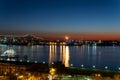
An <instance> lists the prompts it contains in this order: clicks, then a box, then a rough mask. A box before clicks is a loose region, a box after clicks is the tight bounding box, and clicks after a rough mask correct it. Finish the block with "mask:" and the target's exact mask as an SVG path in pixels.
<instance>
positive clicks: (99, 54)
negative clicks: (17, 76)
mask: <svg viewBox="0 0 120 80" xmlns="http://www.w3.org/2000/svg"><path fill="white" fill-rule="evenodd" d="M7 49H8V46H7V45H0V54H2V53H3V52H4V51H5V50H7ZM13 49H15V51H16V54H18V55H19V56H20V58H21V59H23V57H24V55H27V56H28V59H29V61H33V62H34V61H38V62H42V61H45V62H48V63H49V64H51V63H52V62H54V61H62V63H64V64H65V66H66V67H70V64H73V66H74V67H81V64H83V65H84V67H87V68H92V67H91V66H93V65H95V66H96V68H100V69H104V67H105V66H109V68H110V69H113V70H116V69H118V67H120V60H119V59H120V47H116V46H115V47H112V46H107V47H101V46H85V45H84V46H65V45H64V46H62V45H60V46H57V45H56V44H51V45H50V46H40V45H35V46H29V47H28V46H13ZM113 64H114V65H113Z"/></svg>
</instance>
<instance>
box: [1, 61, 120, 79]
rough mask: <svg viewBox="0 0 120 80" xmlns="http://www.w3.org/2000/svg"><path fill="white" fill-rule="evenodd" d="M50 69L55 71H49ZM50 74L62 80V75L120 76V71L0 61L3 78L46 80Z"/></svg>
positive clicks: (58, 63)
mask: <svg viewBox="0 0 120 80" xmlns="http://www.w3.org/2000/svg"><path fill="white" fill-rule="evenodd" d="M51 69H54V70H55V71H53V72H51ZM33 75H34V76H33ZM50 75H51V76H54V75H57V79H56V80H62V77H64V75H69V76H68V77H75V76H91V77H99V78H100V77H107V78H108V77H109V78H116V77H117V78H120V72H117V71H110V70H98V69H86V68H75V67H65V66H64V65H63V64H62V63H61V62H54V64H51V65H49V64H48V63H45V62H42V63H37V62H22V61H3V60H2V61H0V76H6V79H4V80H25V79H26V80H29V78H31V77H32V80H48V79H49V78H50V77H48V76H50ZM23 76H24V77H23ZM37 77H39V78H38V79H36V78H37ZM0 78H1V77H0ZM75 78H78V77H75ZM0 80H2V79H0ZM49 80H52V79H49ZM68 80H70V79H68Z"/></svg>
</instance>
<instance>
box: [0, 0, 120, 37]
mask: <svg viewBox="0 0 120 80" xmlns="http://www.w3.org/2000/svg"><path fill="white" fill-rule="evenodd" d="M0 31H8V32H12V31H25V32H38V33H45V35H47V36H51V35H52V36H54V37H55V36H56V35H57V37H61V36H65V35H68V36H70V37H71V38H72V37H76V39H77V38H78V37H79V36H81V35H82V36H83V37H86V36H87V37H86V38H88V37H89V38H91V37H90V35H92V38H95V37H96V36H98V35H99V36H101V37H99V38H101V39H102V38H103V37H104V38H106V36H105V35H107V36H108V38H109V39H110V38H111V39H113V38H119V36H120V35H119V34H120V0H0ZM97 34H98V35H97ZM75 35H76V36H75ZM93 35H94V37H93ZM102 35H104V36H102ZM111 35H112V37H111ZM114 36H115V37H114ZM119 39H120V38H119Z"/></svg>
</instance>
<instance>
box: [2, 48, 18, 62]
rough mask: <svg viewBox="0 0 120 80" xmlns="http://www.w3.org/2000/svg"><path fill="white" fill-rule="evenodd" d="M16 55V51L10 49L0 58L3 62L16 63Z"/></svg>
mask: <svg viewBox="0 0 120 80" xmlns="http://www.w3.org/2000/svg"><path fill="white" fill-rule="evenodd" d="M15 55H16V52H15V50H14V49H13V48H12V47H9V49H7V50H6V51H4V52H3V53H2V54H1V55H0V58H1V59H3V60H7V61H14V60H15Z"/></svg>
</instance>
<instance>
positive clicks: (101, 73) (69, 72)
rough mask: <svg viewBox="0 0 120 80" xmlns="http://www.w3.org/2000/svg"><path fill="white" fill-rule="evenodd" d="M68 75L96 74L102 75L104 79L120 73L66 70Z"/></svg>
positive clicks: (80, 69)
mask: <svg viewBox="0 0 120 80" xmlns="http://www.w3.org/2000/svg"><path fill="white" fill-rule="evenodd" d="M66 70H67V73H68V74H71V75H77V74H79V75H88V76H91V75H94V74H100V75H101V76H102V77H107V76H109V77H113V76H114V75H117V74H120V72H117V71H111V70H99V69H87V68H74V67H72V68H70V67H68V68H66Z"/></svg>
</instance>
